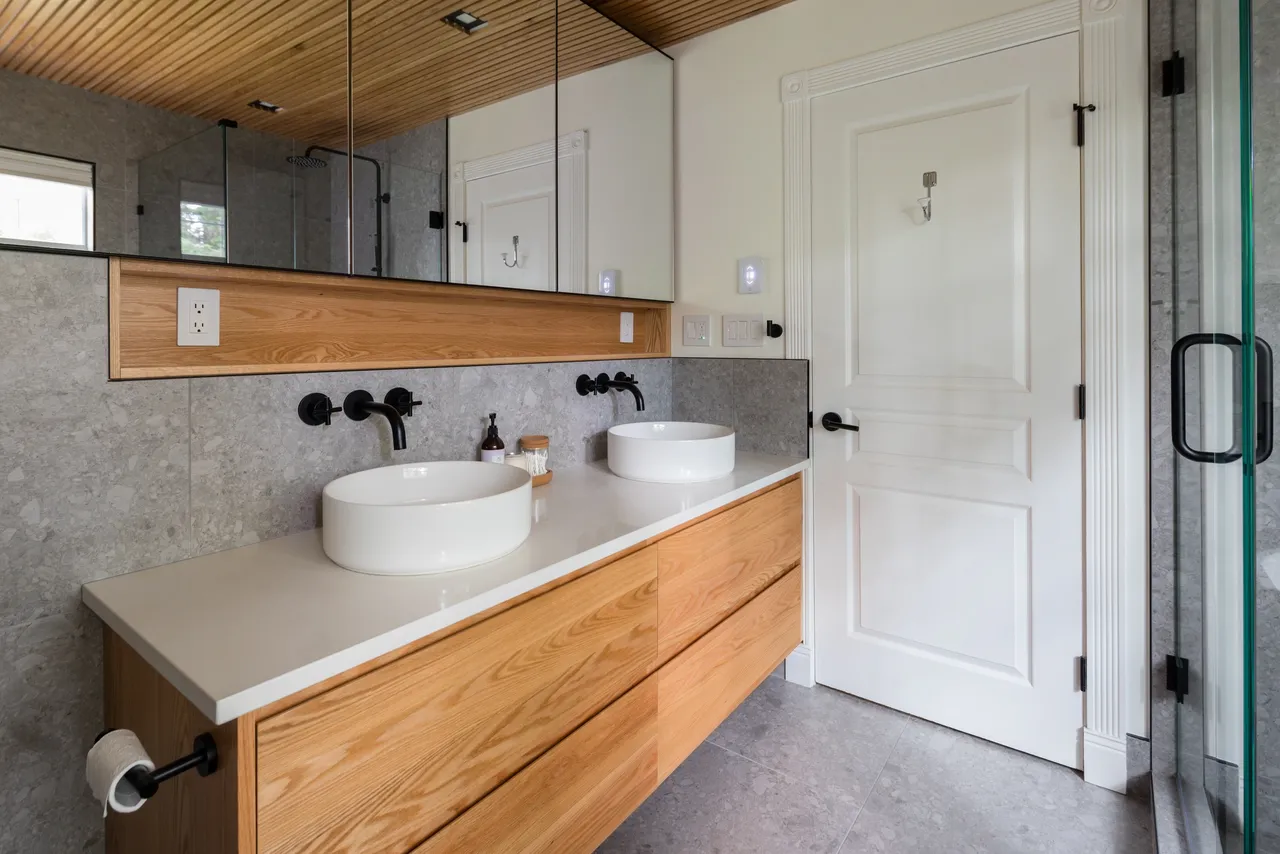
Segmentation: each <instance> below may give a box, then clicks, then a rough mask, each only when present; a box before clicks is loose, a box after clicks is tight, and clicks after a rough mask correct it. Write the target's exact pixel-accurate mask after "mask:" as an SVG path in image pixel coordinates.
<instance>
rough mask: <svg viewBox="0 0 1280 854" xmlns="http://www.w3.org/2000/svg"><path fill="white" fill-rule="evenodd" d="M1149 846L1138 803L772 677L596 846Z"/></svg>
mask: <svg viewBox="0 0 1280 854" xmlns="http://www.w3.org/2000/svg"><path fill="white" fill-rule="evenodd" d="M786 851H813V852H817V851H822V852H833V853H834V852H839V854H868V852H877V854H878V852H891V854H977V852H983V854H988V852H989V854H1024V852H1055V853H1056V854H1095V852H1096V854H1150V852H1151V829H1150V818H1149V808H1148V807H1147V805H1146V804H1144V803H1142V802H1140V801H1138V800H1136V799H1128V798H1125V797H1123V796H1121V795H1117V794H1115V793H1113V792H1109V791H1106V790H1104V789H1100V788H1097V787H1095V786H1089V785H1086V784H1085V782H1084V780H1083V779H1081V777H1080V776H1079V775H1078V774H1077V773H1076V772H1074V771H1071V770H1069V769H1067V768H1063V767H1061V766H1058V765H1054V764H1052V763H1050V762H1045V761H1043V760H1040V759H1035V758H1033V757H1030V756H1027V755H1025V754H1022V753H1017V752H1016V751H1013V750H1009V749H1007V748H1004V747H999V746H997V745H994V744H991V743H990V742H986V741H982V740H980V739H977V738H973V737H971V736H967V735H963V734H961V733H958V732H955V731H953V730H949V729H946V728H944V727H940V726H937V725H935V724H931V723H928V722H926V721H922V720H919V719H917V718H912V717H909V716H907V715H904V714H901V713H899V712H895V711H892V710H890V709H886V708H884V707H883V706H877V705H875V704H873V703H868V702H866V701H864V700H859V699H857V698H855V697H850V696H848V695H845V694H841V693H839V692H836V691H832V690H830V689H828V688H822V687H818V688H812V689H809V688H801V687H798V686H796V685H792V684H790V683H787V682H784V681H783V680H782V679H779V678H777V677H770V678H769V679H766V680H765V683H764V684H763V685H761V686H760V688H758V689H757V690H756V692H755V693H754V694H752V695H751V696H750V697H749V698H747V700H746V702H745V703H743V704H742V706H741V707H740V708H739V709H738V710H737V711H736V712H734V714H733V715H732V716H731V717H730V718H729V720H727V721H725V723H724V724H723V725H722V726H721V727H720V728H719V729H718V730H716V732H715V733H713V734H712V736H711V737H710V738H709V739H707V741H706V742H705V743H704V744H703V745H702V746H701V747H699V748H698V749H697V750H696V751H695V752H694V754H693V755H692V756H690V757H689V759H688V760H686V761H685V763H684V764H683V765H681V766H680V767H679V768H678V769H676V771H675V773H673V774H672V775H671V776H670V777H669V778H668V779H667V781H666V782H665V783H663V785H662V787H661V788H660V789H659V790H658V791H657V792H655V793H654V794H653V796H652V797H650V798H649V800H647V801H646V802H645V803H644V805H643V806H641V807H640V809H639V810H637V811H636V813H635V814H634V815H632V816H631V817H630V818H629V819H628V820H627V821H626V823H624V824H623V825H622V827H620V828H618V830H617V831H616V832H615V833H614V834H613V836H611V837H610V838H609V839H608V840H606V841H605V843H604V845H602V846H601V847H600V849H599V851H598V852H597V854H641V853H642V852H643V854H773V852H786Z"/></svg>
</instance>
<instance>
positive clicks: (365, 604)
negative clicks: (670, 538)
mask: <svg viewBox="0 0 1280 854" xmlns="http://www.w3.org/2000/svg"><path fill="white" fill-rule="evenodd" d="M808 465H809V463H808V461H807V460H799V459H796V458H793V457H775V456H768V455H764V454H746V453H740V454H738V455H737V467H736V468H735V469H734V472H733V474H731V475H729V476H728V477H725V478H722V479H720V480H716V481H712V482H710V483H696V484H682V485H673V484H656V483H639V482H636V481H630V480H623V479H622V478H619V477H615V476H614V475H613V474H611V473H610V472H609V469H608V467H607V465H606V464H605V463H604V462H600V463H594V464H591V465H586V466H580V467H578V468H573V469H565V470H563V471H558V472H556V476H555V480H553V481H552V482H551V483H550V484H549V485H547V486H544V487H539V488H538V489H536V490H534V493H533V495H534V526H533V533H532V534H530V535H529V539H528V540H527V541H525V543H524V545H523V546H521V547H520V548H519V549H517V550H516V551H515V552H512V553H511V554H509V555H507V556H506V557H503V558H499V559H498V560H495V561H493V562H491V563H487V564H484V565H482V566H477V567H472V568H471V569H462V570H458V571H456V572H449V573H444V574H441V575H428V576H372V575H362V574H360V573H356V572H350V571H348V570H345V569H343V568H341V567H339V566H338V565H337V564H335V563H333V562H332V561H330V560H329V559H328V558H327V557H325V554H324V551H323V549H322V548H321V546H320V532H319V531H318V530H316V531H307V532H305V533H301V534H294V535H292V536H288V537H282V538H280V539H278V540H270V541H268V542H265V543H258V544H255V545H252V546H245V547H243V548H238V549H232V550H230V551H225V552H219V553H217V554H212V555H206V556H204V557H198V558H193V559H191V560H185V561H182V562H180V563H175V564H170V565H168V566H159V567H155V568H154V569H146V570H142V571H140V572H133V573H129V574H128V575H119V576H116V577H114V578H107V579H103V580H101V581H95V582H92V583H91V584H86V585H84V587H83V588H82V591H81V592H82V596H83V598H84V602H85V604H86V605H88V606H89V608H90V609H92V610H93V612H94V613H96V614H97V615H98V616H99V617H101V618H102V619H103V621H104V622H105V623H106V624H107V625H108V626H110V627H111V629H112V630H113V631H115V632H116V634H118V635H120V636H121V637H122V638H123V639H124V640H125V641H126V642H128V644H129V645H130V646H131V647H133V648H134V649H135V650H136V651H137V652H138V653H139V654H140V655H141V656H142V657H143V658H144V659H145V660H146V661H147V663H149V664H150V665H151V666H152V667H154V668H155V669H156V670H157V671H158V672H159V673H160V674H161V675H162V676H164V677H165V678H166V679H168V680H169V681H170V682H171V683H173V685H174V687H176V688H177V689H178V690H179V691H181V692H182V693H183V694H184V695H185V696H186V697H187V699H188V700H190V701H191V702H192V703H193V704H195V706H196V707H197V708H198V709H200V711H201V712H203V713H204V715H205V716H206V717H208V718H209V719H211V720H212V721H213V722H214V723H215V724H223V723H226V722H227V721H230V720H234V719H235V718H238V717H240V716H241V715H243V714H246V713H248V712H252V711H254V710H255V709H259V708H262V707H263V706H266V705H268V704H270V703H273V702H275V701H276V700H279V699H281V698H283V697H287V696H289V695H290V694H293V693H295V692H297V691H301V690H303V689H304V688H308V687H310V686H312V685H315V684H316V683H318V682H322V681H324V680H325V679H328V678H329V677H331V676H335V675H337V674H339V673H342V672H343V671H346V670H349V669H351V668H353V667H357V666H359V665H361V664H364V663H365V662H367V661H370V660H372V659H374V658H377V657H378V656H380V655H383V654H384V653H387V652H391V651H392V650H395V649H398V648H399V647H402V646H404V645H405V644H408V643H412V642H413V641H415V640H418V639H419V638H423V637H426V636H427V635H430V634H432V633H434V632H437V631H439V630H440V629H443V628H446V627H448V626H450V625H453V624H454V623H457V622H459V621H461V620H465V619H466V618H468V617H471V616H474V615H475V614H478V613H480V612H482V611H486V610H488V609H489V608H492V607H494V606H495V605H499V604H501V603H502V602H505V601H507V600H508V599H511V598H514V597H516V596H519V595H520V594H522V593H527V592H528V591H530V590H533V589H535V588H537V587H540V586H542V585H543V584H546V583H547V582H549V581H554V580H555V579H557V578H560V577H562V576H565V575H568V574H570V573H572V572H574V571H576V570H578V569H581V568H582V567H584V566H587V565H589V564H592V563H594V562H596V561H598V560H600V559H602V558H606V557H608V556H610V555H612V554H615V553H617V552H620V551H622V550H624V549H627V548H629V547H631V546H634V545H636V544H637V543H641V542H643V541H645V540H647V539H649V538H650V537H654V536H657V535H659V534H661V533H663V532H664V531H668V530H670V529H672V528H674V527H676V526H678V525H682V524H684V523H685V522H688V521H690V520H692V519H696V518H697V517H699V516H701V515H703V514H705V513H708V512H710V511H712V510H715V509H717V508H719V507H723V506H724V505H726V504H730V503H732V502H734V501H736V500H738V499H739V498H743V497H745V496H747V495H750V494H751V493H753V492H756V491H758V490H760V489H763V488H764V487H766V486H769V485H770V484H774V483H777V482H779V481H781V480H784V479H786V478H788V477H790V476H791V475H793V474H795V473H797V472H800V471H803V470H805V469H806V468H808Z"/></svg>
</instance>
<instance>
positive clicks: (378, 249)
mask: <svg viewBox="0 0 1280 854" xmlns="http://www.w3.org/2000/svg"><path fill="white" fill-rule="evenodd" d="M318 151H323V152H324V153H326V154H332V155H334V156H336V157H346V156H347V153H346V152H345V151H339V150H338V149H336V148H329V147H327V146H323V145H312V146H309V147H308V148H307V150H306V153H304V154H301V155H297V154H294V155H290V156H289V157H286V158H285V159H286V160H287V161H289V162H290V163H292V164H293V165H294V166H297V167H298V168H300V169H324V168H325V167H327V166H328V165H329V163H328V161H326V160H323V159H321V158H319V157H316V156H315V154H316V152H318ZM355 159H356V160H360V161H363V162H365V163H368V164H370V165H372V166H373V173H374V179H373V180H374V192H373V202H372V207H373V211H374V226H373V235H372V236H373V263H372V264H371V265H370V266H369V269H368V271H367V272H371V273H373V275H375V276H379V277H381V276H382V275H383V261H384V259H385V255H384V253H383V251H382V206H383V205H389V204H391V194H390V193H384V192H383V190H382V164H381V163H379V162H378V161H377V160H374V159H373V158H372V157H365V156H364V155H363V154H357V155H355ZM356 199H357V202H356V203H357V204H360V201H359V199H360V193H359V186H358V182H357V188H356ZM356 220H357V222H359V220H360V217H359V215H357V217H356ZM358 233H359V232H357V234H358ZM358 250H359V247H357V253H356V254H357V258H359V255H360V254H361V253H360V252H359V251H358ZM353 272H355V273H365V272H366V271H365V270H364V269H361V268H360V267H359V266H357V267H356V268H355V269H354V270H353Z"/></svg>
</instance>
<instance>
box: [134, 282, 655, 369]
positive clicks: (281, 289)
mask: <svg viewBox="0 0 1280 854" xmlns="http://www.w3.org/2000/svg"><path fill="white" fill-rule="evenodd" d="M110 263H111V280H110V292H109V303H110V306H109V311H110V361H111V372H110V373H111V378H112V379H152V378H159V377H188V376H225V375H233V374H271V373H299V372H307V371H332V370H344V369H349V370H378V369H385V368H410V367H434V366H439V365H494V364H508V363H519V362H567V361H588V360H595V359H614V358H627V359H636V358H663V357H667V356H669V355H670V353H671V340H670V306H669V305H667V304H665V303H655V302H648V301H644V300H626V299H606V298H601V297H589V296H583V295H577V294H557V293H546V292H541V291H511V290H500V289H496V288H480V287H470V286H465V285H444V284H424V283H421V282H406V281H398V280H393V279H368V278H354V277H347V276H339V275H332V274H327V273H305V272H295V271H289V270H262V269H256V268H246V267H232V266H224V265H212V264H209V265H204V264H192V263H189V262H173V261H148V260H141V259H134V258H112V259H111V262H110ZM180 287H191V288H213V289H216V290H218V291H219V292H220V294H221V297H220V301H221V315H220V326H221V330H220V342H221V343H220V345H219V346H217V347H179V346H177V313H178V311H177V289H178V288H180ZM623 311H630V312H633V313H634V314H635V336H634V338H635V341H634V343H631V344H623V343H620V342H619V341H618V338H619V335H618V332H619V323H620V313H621V312H623Z"/></svg>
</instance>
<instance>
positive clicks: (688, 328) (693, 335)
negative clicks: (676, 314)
mask: <svg viewBox="0 0 1280 854" xmlns="http://www.w3.org/2000/svg"><path fill="white" fill-rule="evenodd" d="M682 320H683V321H684V346H686V347H710V346H711V315H709V314H686V315H685V316H684V317H683V318H682Z"/></svg>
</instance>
